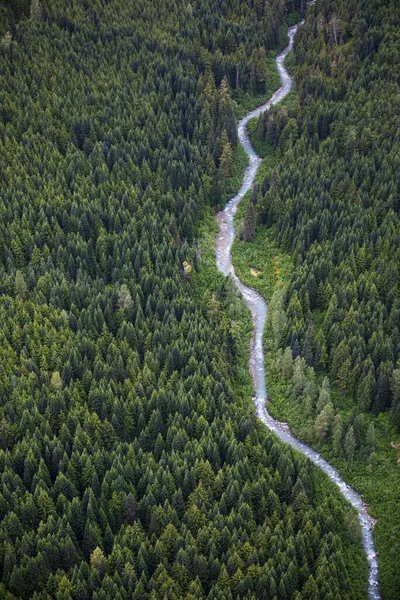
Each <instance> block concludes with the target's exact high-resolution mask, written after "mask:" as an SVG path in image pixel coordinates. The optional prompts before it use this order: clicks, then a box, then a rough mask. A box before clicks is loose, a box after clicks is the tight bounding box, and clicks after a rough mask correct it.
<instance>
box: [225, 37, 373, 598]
mask: <svg viewBox="0 0 400 600" xmlns="http://www.w3.org/2000/svg"><path fill="white" fill-rule="evenodd" d="M297 27H298V25H295V26H294V27H290V29H289V31H288V33H289V45H288V46H287V48H285V50H284V51H283V52H282V53H281V54H279V56H278V57H277V59H276V63H277V66H278V70H279V74H280V77H281V87H280V88H279V90H277V91H276V92H275V94H274V95H273V96H272V98H270V99H269V100H268V102H267V103H266V104H263V105H262V106H260V107H258V108H256V109H255V110H253V111H251V112H249V113H248V114H247V115H246V116H245V117H244V118H243V119H242V120H241V121H239V124H238V135H239V141H240V143H241V145H242V147H243V149H244V150H245V152H246V153H247V155H248V157H249V164H248V167H247V169H246V172H245V175H244V178H243V182H242V185H241V188H240V190H239V192H238V193H237V194H236V196H234V197H233V198H232V199H231V200H230V201H229V202H228V204H227V205H226V207H225V209H224V210H223V211H222V212H220V213H218V214H217V221H218V224H219V233H218V236H217V240H216V256H217V267H218V269H219V271H221V272H222V273H223V274H224V275H230V276H231V277H232V278H233V280H234V282H235V284H236V287H237V288H238V290H239V291H240V293H241V294H242V296H243V298H244V301H245V302H246V304H247V306H248V308H249V309H250V310H251V313H252V315H253V324H254V333H253V337H252V341H251V352H250V372H251V375H252V378H253V382H254V388H255V392H256V395H255V397H254V402H255V406H256V412H257V415H258V417H259V418H260V419H261V421H262V422H263V423H264V424H265V425H266V426H267V427H268V428H269V429H270V430H271V431H273V432H274V433H276V434H277V435H278V437H279V438H280V439H281V440H282V441H283V442H286V443H287V444H290V445H291V446H292V447H293V448H295V449H296V450H298V451H299V452H301V453H302V454H304V455H305V456H306V457H307V458H309V459H310V460H311V461H312V462H313V463H315V464H316V465H318V466H319V467H320V468H321V469H322V470H323V471H324V472H325V473H326V474H327V475H328V477H329V478H330V479H331V480H332V481H333V482H334V483H336V485H337V486H338V488H339V489H340V491H341V492H342V494H343V496H344V497H345V498H346V500H348V501H349V502H350V504H352V506H354V508H355V509H356V510H357V512H358V519H359V521H360V524H361V530H362V544H363V548H364V551H365V553H366V555H367V560H368V565H369V578H368V594H369V598H370V599H371V600H379V599H380V594H379V589H378V559H377V554H376V550H375V546H374V539H373V534H372V527H373V523H374V521H373V519H372V518H371V517H370V516H369V514H368V512H367V508H366V506H365V504H364V503H363V501H362V499H361V497H360V495H359V494H358V493H357V492H356V491H355V490H353V489H352V488H351V487H350V486H349V485H347V484H346V482H345V481H343V479H342V478H341V477H340V475H339V473H338V472H337V471H336V469H334V468H333V467H332V466H331V465H330V464H329V463H328V462H327V461H326V460H324V459H323V458H322V457H321V455H320V454H319V453H318V452H316V451H315V450H313V449H312V448H310V447H309V446H307V445H306V444H304V443H303V442H300V441H299V440H298V439H297V438H295V437H294V436H293V435H292V434H291V432H290V429H289V426H288V425H287V424H286V423H280V422H279V421H275V419H273V418H272V417H271V416H270V415H269V414H268V411H267V408H266V401H267V389H266V383H265V369H264V351H263V343H262V338H263V331H264V326H265V322H266V318H267V304H266V302H265V300H264V298H263V297H262V296H261V294H260V293H259V292H258V291H257V290H255V289H253V288H248V287H246V286H245V285H243V283H242V282H241V281H240V279H239V278H238V277H237V276H236V274H235V270H234V268H233V264H232V257H231V246H232V243H233V240H234V237H235V228H234V225H233V216H234V214H235V212H236V209H237V207H238V204H239V202H240V200H241V199H242V198H243V196H244V195H245V194H246V192H248V191H249V190H250V189H251V188H252V186H253V182H254V178H255V176H256V173H257V170H258V167H259V166H260V163H261V159H260V158H259V157H258V156H257V154H256V153H255V151H254V149H253V147H252V145H251V143H250V139H249V136H248V133H247V129H246V125H247V122H248V121H249V120H250V119H253V118H254V117H258V116H259V115H260V114H261V113H262V112H264V111H265V110H268V109H269V107H270V106H271V104H276V103H277V102H279V101H280V100H282V98H284V97H285V96H286V95H287V94H288V93H289V91H290V89H291V87H292V80H291V78H290V76H289V74H288V72H287V71H286V69H285V66H284V60H285V57H286V55H287V53H288V52H289V51H290V50H291V48H292V46H293V39H294V36H295V33H296V30H297Z"/></svg>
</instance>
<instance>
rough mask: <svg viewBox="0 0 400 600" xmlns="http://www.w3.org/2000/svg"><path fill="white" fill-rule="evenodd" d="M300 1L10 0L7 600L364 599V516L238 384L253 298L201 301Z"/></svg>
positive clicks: (6, 74)
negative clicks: (207, 252) (284, 439)
mask: <svg viewBox="0 0 400 600" xmlns="http://www.w3.org/2000/svg"><path fill="white" fill-rule="evenodd" d="M301 5H302V3H301V2H297V1H291V0H287V1H284V0H280V1H274V0H270V1H267V2H264V1H263V2H261V1H258V0H248V1H239V0H232V1H224V2H221V3H216V2H214V1H213V0H192V2H191V3H189V2H186V1H183V0H175V1H174V0H172V1H171V2H162V1H161V0H153V1H151V2H150V1H148V0H137V1H136V0H135V2H133V1H129V0H128V1H127V0H113V1H110V0H95V1H93V2H92V1H91V2H87V1H82V2H80V1H77V0H70V1H69V2H64V1H62V0H43V1H41V0H32V2H31V3H29V5H27V4H26V3H25V2H23V1H22V0H21V2H19V3H16V2H14V3H12V4H11V3H6V2H3V3H2V4H1V12H0V14H1V32H0V33H1V41H0V54H1V55H0V215H1V220H0V227H1V236H0V311H1V329H0V336H1V343H0V361H1V362H0V364H1V370H0V398H1V406H0V474H1V483H2V485H1V488H0V578H1V586H2V587H1V589H0V595H1V597H4V598H7V599H9V600H10V599H12V598H21V599H29V598H33V599H35V600H47V599H54V598H56V599H57V600H86V599H87V600H88V599H89V598H93V599H98V600H103V599H109V598H115V599H125V598H126V599H128V598H129V599H136V600H139V599H144V598H151V599H154V600H155V599H157V598H159V599H165V598H168V599H171V600H172V599H181V598H186V599H187V600H189V599H200V598H210V599H214V598H215V599H217V598H218V599H226V600H229V599H233V598H235V599H236V598H248V599H253V598H254V599H256V598H257V599H258V598H265V599H269V598H272V599H273V598H279V599H283V600H285V599H287V600H289V599H290V600H301V599H304V600H306V599H308V600H314V599H318V598H320V599H321V600H322V599H324V600H325V599H332V600H338V599H340V598H343V599H344V598H346V599H349V600H353V599H357V598H365V597H366V572H365V561H364V558H363V556H362V552H361V545H360V539H359V531H358V526H357V521H356V519H355V516H354V514H353V513H352V512H351V511H350V509H349V507H348V506H347V505H346V504H345V503H344V502H343V501H342V500H341V498H340V497H339V495H338V493H337V491H336V490H335V489H332V488H331V486H330V484H329V482H328V481H327V480H326V479H325V478H323V477H322V476H321V474H319V473H316V472H315V471H314V469H313V468H312V466H311V465H310V464H309V463H307V462H306V460H305V459H303V458H302V457H300V456H299V455H297V454H295V453H293V452H292V451H291V450H290V449H288V448H287V447H285V446H284V445H283V444H281V443H280V442H278V441H277V440H276V439H275V438H274V437H273V436H272V435H271V434H269V433H268V432H267V431H266V430H265V429H264V428H263V427H262V426H261V425H260V424H259V423H258V422H257V420H256V418H255V415H254V411H253V409H252V406H251V401H250V398H249V397H247V396H246V395H245V394H244V393H243V391H242V388H241V386H240V385H239V382H238V377H237V360H238V354H239V351H240V348H239V346H238V342H237V339H236V338H237V335H236V328H237V326H236V324H235V322H234V319H233V318H232V316H231V315H232V310H237V311H239V312H240V310H242V308H241V305H240V302H239V300H238V299H237V298H236V297H235V294H234V293H233V292H232V289H231V287H230V286H229V283H226V282H224V281H223V280H222V278H220V279H218V278H216V279H215V280H216V281H217V283H215V282H214V281H213V282H212V285H211V284H210V289H208V290H207V289H203V290H202V292H201V293H200V292H199V286H196V285H195V283H196V278H197V277H198V276H199V275H198V274H199V273H200V272H201V269H202V264H201V263H202V257H201V254H200V253H199V251H198V249H196V248H195V244H194V241H195V237H196V236H197V235H198V232H199V227H200V223H201V219H202V217H204V215H205V213H206V211H207V210H208V209H207V206H209V203H210V201H211V203H212V204H215V203H218V202H219V199H220V198H221V195H222V193H223V190H224V184H225V181H226V180H227V179H228V178H229V177H230V176H231V175H232V171H233V169H234V157H235V152H236V144H237V140H236V128H235V117H234V110H233V109H234V105H233V103H232V99H231V96H232V95H235V94H236V95H239V93H241V94H242V96H243V94H247V96H248V97H250V96H251V95H254V94H259V93H263V92H264V91H265V89H266V86H267V85H268V77H269V73H268V70H267V68H266V53H267V52H268V51H269V50H270V49H272V48H274V47H276V46H277V45H279V44H282V43H284V41H285V40H284V39H281V36H282V27H281V25H282V24H283V22H284V19H285V18H286V17H287V16H288V15H290V14H292V13H294V12H296V11H299V10H300V9H301V8H302V6H301ZM307 31H308V30H307ZM308 33H309V32H308ZM341 35H345V32H341ZM302 40H303V38H300V41H299V48H301V44H302V43H304V40H303V42H302ZM304 78H305V79H306V73H305V72H304ZM313 85H314V84H313ZM236 108H237V107H236ZM329 114H331V113H330V112H329ZM354 127H355V128H356V124H355V125H354ZM355 131H356V129H355ZM346 139H347V138H346ZM356 141H357V143H359V139H358V137H357V136H356ZM371 143H372V144H373V141H372V142H371ZM371 148H372V146H371ZM388 168H389V167H388ZM372 184H373V182H372V180H371V185H372ZM338 185H339V184H338ZM372 204H373V203H372ZM262 208H263V215H264V217H263V218H265V219H267V218H269V219H271V220H273V219H275V218H277V216H275V217H273V216H272V213H271V215H270V216H268V215H267V207H266V205H265V204H262ZM383 216H384V215H383ZM382 226H383V225H382ZM382 231H383V230H382ZM296 235H297V234H296ZM393 235H395V232H394V233H393ZM378 237H379V236H378ZM375 241H377V240H375ZM298 254H299V253H298ZM299 256H300V254H299ZM366 257H367V258H366V260H367V259H368V257H369V254H368V250H366ZM368 264H369V263H368ZM299 277H300V278H301V277H303V269H300V270H299ZM390 282H391V283H392V278H390ZM331 285H332V284H331ZM378 288H379V286H378V285H377V287H376V289H377V290H378ZM379 289H380V288H379ZM391 294H392V293H391V292H390V291H389V290H387V297H388V298H389V297H392V295H393V294H392V295H391ZM303 295H304V294H302V293H300V296H299V297H300V299H301V301H302V300H303ZM385 298H386V296H385ZM298 301H299V302H300V300H298ZM235 306H236V309H235ZM226 308H229V310H230V311H231V312H229V311H226V310H225V309H226ZM310 308H313V307H312V306H310ZM364 312H365V311H364ZM371 318H372V317H371ZM329 323H330V322H329ZM331 326H333V323H332V325H330V327H331ZM328 337H329V336H328ZM298 338H299V342H298V343H299V344H300V343H302V337H301V334H300V333H298ZM329 339H330V338H329ZM393 360H394V359H393ZM385 373H386V371H385Z"/></svg>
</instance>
